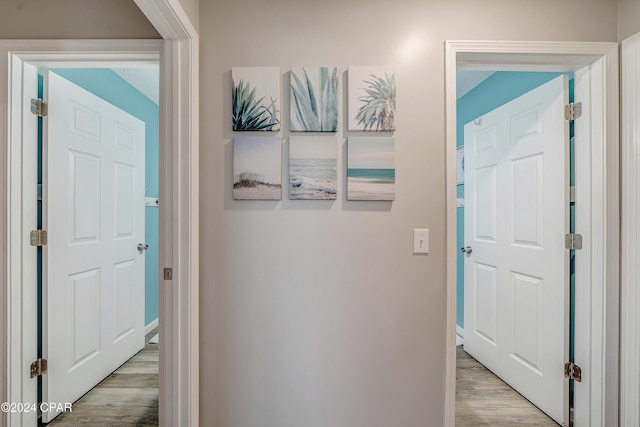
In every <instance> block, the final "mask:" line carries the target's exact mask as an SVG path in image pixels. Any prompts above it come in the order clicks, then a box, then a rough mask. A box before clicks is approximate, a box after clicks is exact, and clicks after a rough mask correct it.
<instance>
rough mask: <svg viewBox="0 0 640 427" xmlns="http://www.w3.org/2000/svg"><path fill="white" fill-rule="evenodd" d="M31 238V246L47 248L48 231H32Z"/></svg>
mask: <svg viewBox="0 0 640 427" xmlns="http://www.w3.org/2000/svg"><path fill="white" fill-rule="evenodd" d="M29 237H30V239H29V241H30V242H31V246H46V244H47V230H31V234H30V235H29Z"/></svg>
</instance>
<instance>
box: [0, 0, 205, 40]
mask: <svg viewBox="0 0 640 427" xmlns="http://www.w3.org/2000/svg"><path fill="white" fill-rule="evenodd" d="M183 1H187V0H183ZM190 1H194V0H190ZM64 38H69V39H72V38H78V39H81V38H86V39H99V38H116V39H126V38H133V39H141V38H148V39H155V38H160V36H159V34H158V32H157V31H156V30H155V28H153V26H152V25H151V24H150V23H149V21H148V20H147V18H146V17H145V16H144V14H143V13H142V12H141V11H140V9H138V7H137V6H136V5H135V3H134V2H133V0H91V1H87V0H55V1H47V0H2V1H0V39H64Z"/></svg>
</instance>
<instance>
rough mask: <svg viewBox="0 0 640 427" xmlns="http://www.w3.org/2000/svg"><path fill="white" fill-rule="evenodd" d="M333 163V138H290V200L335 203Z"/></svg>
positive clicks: (334, 158)
mask: <svg viewBox="0 0 640 427" xmlns="http://www.w3.org/2000/svg"><path fill="white" fill-rule="evenodd" d="M336 163H337V144H336V139H335V138H333V137H322V136H318V137H301V136H298V137H296V136H292V137H291V138H289V199H292V200H335V199H336V194H337V191H336V190H337V187H338V185H337V178H336V176H337V174H336Z"/></svg>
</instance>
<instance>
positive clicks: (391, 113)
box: [348, 67, 396, 132]
mask: <svg viewBox="0 0 640 427" xmlns="http://www.w3.org/2000/svg"><path fill="white" fill-rule="evenodd" d="M348 76H349V77H348V79H349V83H348V86H349V88H348V89H349V96H348V97H349V99H348V105H349V130H350V131H358V130H360V131H378V132H383V131H386V132H390V131H394V130H396V75H395V71H394V70H392V69H390V68H384V67H349V71H348Z"/></svg>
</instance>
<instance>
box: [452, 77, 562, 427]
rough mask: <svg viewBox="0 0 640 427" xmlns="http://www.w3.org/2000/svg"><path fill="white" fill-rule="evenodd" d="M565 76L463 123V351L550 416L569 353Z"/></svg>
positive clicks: (557, 414)
mask: <svg viewBox="0 0 640 427" xmlns="http://www.w3.org/2000/svg"><path fill="white" fill-rule="evenodd" d="M567 103H568V90H567V78H566V76H560V77H557V78H556V79H554V80H552V81H550V82H548V83H546V84H544V85H542V86H540V87H539V88H537V89H534V90H532V91H531V92H529V93H526V94H525V95H523V96H521V97H519V98H517V99H515V100H513V101H511V102H509V103H507V104H505V105H503V106H501V107H499V108H497V109H496V110H493V111H492V112H490V113H488V114H486V115H484V116H482V117H481V118H480V119H478V120H476V121H475V122H471V123H468V124H467V125H465V128H464V135H465V137H464V144H465V145H464V147H465V148H464V151H465V178H464V180H465V181H464V182H465V246H468V247H470V248H471V252H470V253H469V252H468V253H466V254H465V261H464V268H465V270H464V273H465V284H464V319H465V331H464V349H465V351H467V352H468V353H469V354H471V355H472V356H473V357H474V358H476V359H477V360H478V361H480V362H481V363H482V364H483V365H485V366H486V367H487V368H489V369H490V370H491V371H493V372H494V373H495V374H496V375H498V376H499V377H500V378H502V379H503V380H504V381H505V382H507V383H508V384H509V385H510V386H511V387H513V388H514V389H515V390H517V391H518V392H519V393H521V394H522V395H523V396H525V397H526V398H527V399H529V400H530V401H531V402H532V403H534V404H535V405H536V406H538V407H539V408H540V409H542V410H543V411H544V412H545V413H547V414H548V415H549V416H550V417H552V418H553V419H554V420H556V421H557V422H558V423H560V424H562V423H563V421H564V420H563V418H564V413H565V410H564V406H565V405H564V402H565V399H564V384H565V380H564V375H563V368H564V363H565V362H566V361H568V360H567V359H566V357H567V356H568V345H567V343H568V310H566V302H567V301H568V299H567V295H568V283H569V282H568V281H569V268H568V267H569V254H568V252H569V251H567V250H565V248H564V236H565V233H568V231H569V197H568V196H569V165H568V158H569V156H568V149H569V148H568V147H569V122H568V121H566V120H564V106H565V105H566V104H567Z"/></svg>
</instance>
